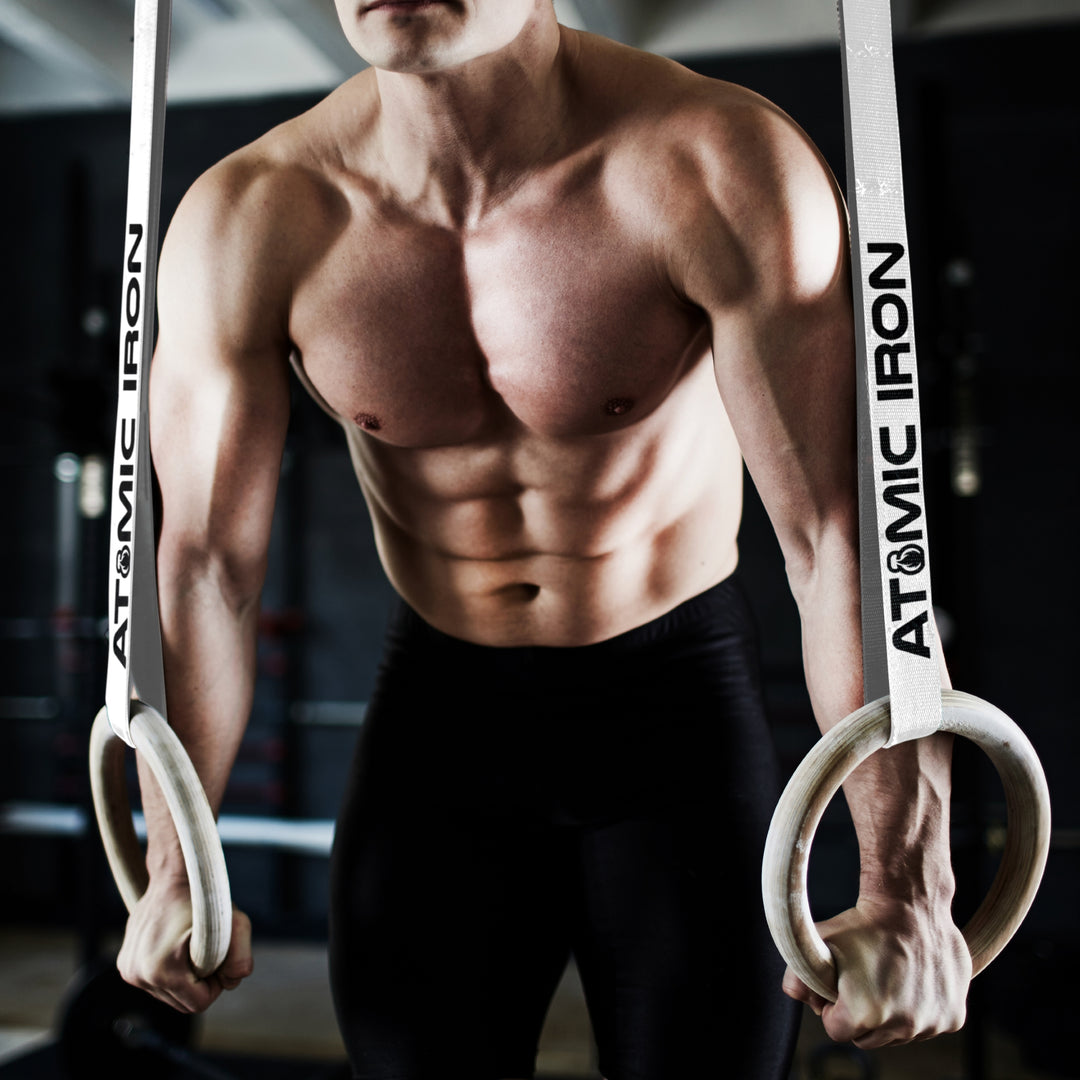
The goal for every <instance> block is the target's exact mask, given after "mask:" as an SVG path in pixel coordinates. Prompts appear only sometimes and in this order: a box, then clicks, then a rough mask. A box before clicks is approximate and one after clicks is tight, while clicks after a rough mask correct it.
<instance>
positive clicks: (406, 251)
mask: <svg viewBox="0 0 1080 1080" xmlns="http://www.w3.org/2000/svg"><path fill="white" fill-rule="evenodd" d="M290 333H291V335H292V339H293V342H294V344H295V346H296V348H297V350H298V352H299V354H300V358H301V361H302V364H303V367H304V370H305V372H306V374H307V376H308V377H309V379H310V380H311V382H312V383H313V385H314V386H315V388H316V389H317V391H318V392H319V394H320V395H321V396H322V397H323V398H324V399H325V401H326V402H327V403H328V404H329V405H330V407H331V408H332V409H333V410H334V411H335V412H336V413H337V414H338V415H339V416H342V417H343V418H345V419H347V420H351V421H353V422H354V423H356V424H357V425H358V426H359V427H361V428H363V429H365V430H367V431H369V432H370V433H372V434H374V435H376V436H377V437H379V438H381V439H384V440H386V441H387V442H389V443H392V444H394V445H398V446H411V447H424V446H438V445H447V444H454V443H461V442H466V441H470V440H472V439H477V438H482V437H485V436H490V435H494V434H497V433H498V431H499V429H500V427H505V425H507V424H513V423H514V422H518V423H521V424H524V425H525V426H527V427H528V428H530V429H532V430H534V431H537V432H539V433H542V434H544V435H549V436H553V437H573V436H577V435H592V434H600V433H603V432H606V431H611V430H614V429H616V428H618V427H621V426H624V425H625V424H627V423H631V422H633V421H634V420H636V419H637V418H639V417H640V416H643V415H646V414H647V413H648V412H650V411H652V410H653V409H654V408H656V406H657V405H658V404H659V403H660V402H661V401H662V400H663V399H664V398H665V397H666V395H667V394H668V393H669V391H670V390H671V388H672V387H673V386H674V385H675V383H676V382H677V381H678V379H679V378H680V377H681V376H682V375H683V374H684V373H685V371H686V368H687V365H688V363H692V362H693V360H695V359H697V358H698V357H699V356H700V354H701V352H702V350H703V348H704V347H705V346H704V341H705V340H706V339H705V337H704V334H705V324H704V320H703V317H702V315H701V313H700V312H698V311H696V310H694V309H692V308H690V307H688V306H686V305H684V304H681V303H680V302H679V301H678V299H677V298H676V297H675V295H674V293H673V292H672V291H671V289H670V288H669V287H668V285H667V282H666V280H665V277H664V275H663V273H662V269H661V268H660V267H659V266H658V261H657V258H656V256H655V253H654V252H653V251H651V250H650V249H649V247H648V245H647V244H645V243H644V242H641V241H640V240H637V239H635V238H634V237H633V236H632V235H629V234H628V233H627V231H626V229H625V228H622V227H620V226H619V225H618V223H617V222H616V221H615V220H613V219H611V218H609V217H608V216H606V215H605V214H603V213H600V214H598V213H597V212H596V208H595V207H593V208H591V209H589V208H582V207H577V206H574V205H569V206H562V207H561V206H559V205H551V206H549V207H548V209H547V212H546V213H543V214H541V213H538V212H534V213H525V214H519V215H515V216H510V215H507V216H506V217H504V219H502V220H501V221H499V222H497V223H496V224H493V225H492V226H490V227H487V228H485V229H482V230H477V231H475V232H472V233H468V234H459V233H454V232H451V231H449V230H445V229H440V228H435V227H432V226H420V225H417V224H415V223H412V222H394V221H382V220H369V221H366V222H364V223H363V224H362V225H358V224H357V223H356V222H353V223H351V224H350V227H349V228H348V229H347V230H345V231H344V232H343V234H342V235H341V236H339V237H338V238H337V239H336V240H335V242H334V244H333V245H332V246H331V248H330V249H329V251H328V253H327V255H326V257H325V259H324V260H323V261H322V262H321V263H320V264H319V265H318V266H316V267H314V268H312V270H311V271H310V272H309V273H308V274H306V275H305V277H304V279H303V281H302V283H301V285H300V286H299V287H298V289H297V291H296V294H295V297H294V302H293V307H292V312H291V320H290Z"/></svg>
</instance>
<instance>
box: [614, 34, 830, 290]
mask: <svg viewBox="0 0 1080 1080" xmlns="http://www.w3.org/2000/svg"><path fill="white" fill-rule="evenodd" d="M609 62H610V64H611V68H610V71H611V72H615V71H619V72H621V76H620V78H618V79H615V78H614V77H613V76H612V75H610V74H609V76H608V78H609V81H610V83H611V85H617V86H620V87H622V88H623V89H622V90H621V93H620V97H619V110H620V112H619V119H618V120H617V121H616V123H614V124H613V125H612V130H613V131H614V132H616V137H614V138H613V139H612V140H611V146H612V152H611V155H610V162H611V167H610V168H609V173H610V176H611V182H612V185H613V186H614V187H615V188H616V190H617V194H618V198H619V200H620V202H622V203H625V204H626V205H627V206H629V207H640V208H641V210H642V214H643V217H644V219H646V220H647V221H648V224H649V226H650V228H651V231H652V232H653V234H654V236H656V237H657V238H658V240H659V242H660V244H661V246H662V250H664V251H665V252H666V256H665V263H666V266H667V273H668V275H669V277H670V278H671V280H672V281H673V283H674V284H675V286H676V289H677V291H678V292H680V293H681V294H683V295H690V296H692V297H693V296H699V295H704V294H705V293H706V292H707V291H708V290H707V289H706V288H705V287H704V286H701V285H699V284H697V282H698V280H699V279H702V278H707V279H708V280H709V282H710V285H709V288H710V289H711V291H713V292H719V293H723V294H724V295H749V286H748V283H750V282H753V281H758V282H760V281H763V280H766V279H768V280H770V281H771V282H772V283H773V286H774V287H775V289H780V288H781V287H784V288H786V289H787V290H788V291H789V292H790V293H791V294H792V295H796V294H798V295H802V294H805V293H808V292H813V291H815V290H816V289H818V288H819V287H820V283H821V282H822V281H825V282H829V281H831V280H832V279H833V276H834V274H835V269H836V266H837V263H838V259H839V258H840V255H839V254H838V252H839V251H840V247H841V245H842V244H843V242H844V237H845V224H844V213H843V200H842V198H841V196H840V193H839V190H838V188H837V186H836V181H835V179H834V177H833V175H832V173H831V171H830V170H829V167H828V165H827V164H826V163H825V161H824V158H823V157H822V155H821V154H820V152H819V151H818V149H817V147H816V146H815V145H814V144H813V142H812V141H811V139H810V138H809V136H808V135H807V134H806V133H805V132H804V131H803V130H802V128H801V127H799V125H798V124H797V123H796V122H795V120H793V119H792V118H791V117H790V116H788V115H787V114H786V113H785V112H784V111H783V110H782V109H780V108H779V107H778V106H777V105H775V104H774V103H773V102H771V101H769V100H768V99H766V98H764V97H762V96H761V95H760V94H757V93H755V92H754V91H753V90H750V89H748V88H746V87H744V86H739V85H737V84H735V83H732V82H726V81H724V80H720V79H714V78H709V77H706V76H703V75H700V74H697V73H695V72H692V71H690V70H689V69H687V68H686V67H684V66H682V65H680V64H677V63H675V62H673V61H670V60H665V59H663V58H661V57H651V56H649V55H648V54H641V53H635V52H634V50H624V49H621V48H620V49H616V50H613V51H612V52H611V53H610V54H609ZM699 264H700V265H699ZM729 279H730V280H729Z"/></svg>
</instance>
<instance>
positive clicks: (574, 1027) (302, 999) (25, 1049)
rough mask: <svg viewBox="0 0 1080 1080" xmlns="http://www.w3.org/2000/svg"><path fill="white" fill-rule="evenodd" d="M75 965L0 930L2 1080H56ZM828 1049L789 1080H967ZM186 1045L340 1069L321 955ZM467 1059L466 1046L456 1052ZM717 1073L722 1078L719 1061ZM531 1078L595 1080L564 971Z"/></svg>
mask: <svg viewBox="0 0 1080 1080" xmlns="http://www.w3.org/2000/svg"><path fill="white" fill-rule="evenodd" d="M77 962H78V961H77V941H76V938H75V936H74V934H68V933H63V932H59V931H55V930H41V929H36V928H34V929H31V928H20V927H11V926H9V927H4V928H0V1077H4V1078H7V1077H11V1078H12V1080H16V1078H17V1077H22V1076H27V1077H29V1076H35V1077H37V1076H41V1077H48V1076H55V1077H56V1078H57V1080H59V1074H57V1073H55V1072H51V1073H50V1072H49V1071H47V1069H44V1070H42V1069H39V1070H37V1071H33V1072H31V1071H27V1070H25V1068H24V1065H23V1063H25V1062H27V1061H29V1060H30V1059H31V1058H32V1057H33V1056H34V1054H35V1051H38V1052H39V1053H38V1055H37V1056H38V1057H39V1058H41V1057H42V1056H43V1055H42V1054H41V1053H40V1051H41V1050H42V1048H44V1047H47V1046H48V1045H49V1044H50V1043H51V1042H52V1041H53V1039H54V1031H55V1028H56V1021H57V1016H58V1012H59V1010H60V1008H61V1006H62V1002H63V999H64V994H65V990H66V989H67V988H68V986H69V984H70V982H71V980H72V977H73V973H74V972H75V969H76V966H77ZM826 1043H827V1040H826V1039H825V1036H824V1034H823V1032H822V1029H821V1026H820V1023H819V1022H818V1020H817V1019H816V1017H814V1016H813V1014H811V1013H809V1012H807V1014H806V1018H805V1021H804V1023H803V1029H802V1035H801V1038H800V1042H799V1056H798V1060H797V1063H796V1068H795V1070H794V1072H793V1077H792V1080H833V1078H835V1080H840V1078H848V1077H851V1078H863V1077H867V1078H868V1077H874V1078H876V1080H909V1078H910V1080H963V1078H964V1077H965V1075H966V1074H965V1071H964V1058H963V1044H962V1037H961V1036H947V1037H944V1038H941V1039H936V1040H933V1041H932V1042H927V1043H922V1044H918V1045H914V1046H910V1047H904V1048H901V1049H894V1050H885V1051H877V1052H874V1053H873V1054H872V1055H870V1056H869V1059H868V1060H864V1061H862V1062H859V1061H856V1060H852V1059H848V1060H844V1059H842V1058H841V1057H839V1056H838V1057H833V1058H830V1059H829V1060H827V1061H818V1062H815V1061H814V1057H815V1051H820V1048H821V1047H823V1046H824V1045H825V1044H826ZM194 1047H195V1048H196V1049H197V1050H198V1051H199V1052H200V1053H202V1054H205V1055H206V1056H207V1057H209V1058H212V1059H214V1060H222V1059H225V1060H228V1059H230V1058H236V1059H241V1058H242V1059H248V1060H250V1059H256V1060H262V1061H265V1062H266V1063H267V1065H266V1067H264V1068H263V1069H261V1070H259V1069H258V1067H256V1072H255V1073H253V1075H269V1074H270V1069H269V1062H270V1061H281V1060H288V1061H293V1062H298V1063H301V1064H303V1063H309V1064H310V1066H311V1069H312V1070H313V1071H312V1073H311V1075H315V1070H317V1069H319V1068H320V1067H323V1066H326V1067H329V1066H332V1065H333V1064H334V1063H335V1062H341V1061H342V1060H343V1053H342V1049H341V1042H340V1039H339V1037H338V1033H337V1028H336V1026H335V1023H334V1017H333V1010H332V1007H331V1003H330V996H329V991H328V988H327V977H326V953H325V950H324V949H323V948H321V947H320V946H318V945H311V944H289V943H281V942H263V943H261V944H260V945H259V946H258V948H257V952H256V970H255V974H254V975H253V976H252V977H251V978H250V979H249V980H248V982H247V983H246V984H245V985H244V987H243V989H242V991H241V992H237V993H234V994H226V995H224V996H223V997H222V998H221V999H220V1000H219V1002H218V1003H217V1004H215V1006H214V1007H213V1009H211V1010H210V1012H209V1013H208V1014H207V1015H206V1016H205V1017H204V1018H202V1020H201V1022H200V1024H199V1027H198V1029H197V1032H196V1036H195V1042H194ZM467 1052H468V1051H467V1048H464V1049H463V1053H467ZM987 1057H988V1071H987V1074H986V1080H1068V1078H1066V1077H1063V1076H1061V1075H1060V1074H1053V1075H1052V1074H1050V1073H1044V1072H1037V1071H1033V1070H1031V1069H1028V1068H1026V1067H1025V1066H1024V1065H1023V1062H1022V1061H1021V1058H1020V1054H1019V1052H1018V1051H1017V1049H1016V1047H1015V1046H1013V1045H1011V1044H1010V1043H1008V1042H1007V1041H1005V1040H1003V1039H1001V1038H1000V1037H998V1036H992V1037H991V1041H990V1052H989V1054H988V1055H987ZM718 1073H719V1074H720V1075H723V1067H722V1062H721V1063H720V1067H719V1069H718ZM189 1075H192V1076H194V1075H197V1074H195V1073H190V1074H189ZM335 1075H336V1072H335ZM1073 1075H1074V1076H1076V1075H1080V1074H1076V1073H1074V1074H1073ZM539 1076H541V1077H549V1078H552V1080H554V1078H556V1077H558V1078H563V1080H571V1078H573V1080H595V1077H596V1073H595V1069H594V1056H593V1048H592V1044H591V1039H590V1035H589V1027H588V1020H587V1017H586V1015H585V1010H584V1002H583V999H582V996H581V988H580V985H579V983H578V982H577V979H576V978H575V976H574V972H573V970H572V969H571V970H570V971H569V972H568V973H567V976H566V977H565V978H564V980H563V982H562V984H561V986H560V987H559V990H558V993H557V994H556V997H555V1000H554V1002H553V1004H552V1008H551V1011H550V1013H549V1015H548V1021H547V1026H546V1028H545V1031H544V1036H543V1040H542V1044H541V1052H540V1062H539ZM150 1080H153V1078H150ZM725 1080H738V1078H735V1077H732V1078H725Z"/></svg>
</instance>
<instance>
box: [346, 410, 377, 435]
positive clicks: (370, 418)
mask: <svg viewBox="0 0 1080 1080" xmlns="http://www.w3.org/2000/svg"><path fill="white" fill-rule="evenodd" d="M353 423H355V424H356V426H357V427H358V428H363V429H364V431H379V430H381V429H382V421H381V420H380V419H379V418H378V417H377V416H376V415H375V414H374V413H369V412H358V413H357V414H356V415H355V416H354V417H353Z"/></svg>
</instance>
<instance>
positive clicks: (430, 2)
mask: <svg viewBox="0 0 1080 1080" xmlns="http://www.w3.org/2000/svg"><path fill="white" fill-rule="evenodd" d="M443 2H444V0H375V3H373V4H368V5H367V6H366V7H365V8H364V10H363V14H364V15H366V14H367V13H368V12H369V11H380V10H383V9H393V10H394V11H408V10H410V9H413V8H424V7H434V6H435V5H436V4H441V3H443Z"/></svg>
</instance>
